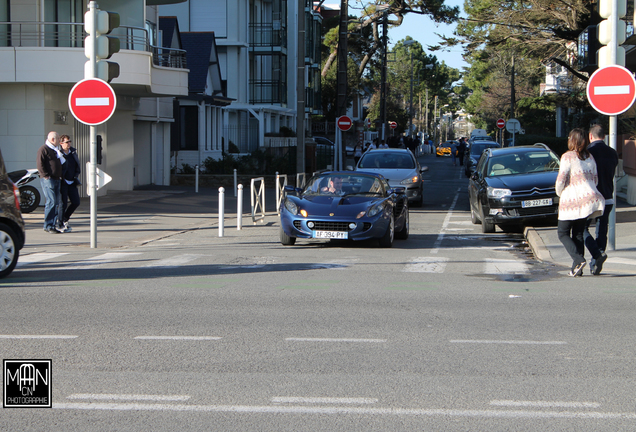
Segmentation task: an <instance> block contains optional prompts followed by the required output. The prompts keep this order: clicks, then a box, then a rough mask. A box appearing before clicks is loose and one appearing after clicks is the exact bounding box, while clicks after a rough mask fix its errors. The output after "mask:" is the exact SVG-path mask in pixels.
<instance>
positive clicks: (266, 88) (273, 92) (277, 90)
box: [249, 80, 287, 105]
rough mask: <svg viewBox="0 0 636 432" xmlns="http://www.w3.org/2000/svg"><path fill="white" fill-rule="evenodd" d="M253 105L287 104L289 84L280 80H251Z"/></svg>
mask: <svg viewBox="0 0 636 432" xmlns="http://www.w3.org/2000/svg"><path fill="white" fill-rule="evenodd" d="M249 84H250V103H251V104H275V105H285V104H286V103H287V83H286V82H285V81H280V80H250V83H249Z"/></svg>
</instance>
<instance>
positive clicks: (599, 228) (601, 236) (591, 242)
mask: <svg viewBox="0 0 636 432" xmlns="http://www.w3.org/2000/svg"><path fill="white" fill-rule="evenodd" d="M613 208H614V204H607V205H605V209H604V210H603V214H602V215H601V216H599V217H597V218H596V239H594V236H592V234H590V231H589V227H590V225H592V222H593V219H590V220H589V221H588V223H587V225H586V226H585V231H584V232H583V238H584V239H585V247H586V248H587V250H588V251H590V254H591V255H592V258H594V259H597V258H598V257H600V256H601V253H602V252H604V251H605V248H606V247H607V229H608V227H609V217H610V213H611V212H612V209H613Z"/></svg>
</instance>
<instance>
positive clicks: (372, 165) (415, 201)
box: [356, 149, 425, 207]
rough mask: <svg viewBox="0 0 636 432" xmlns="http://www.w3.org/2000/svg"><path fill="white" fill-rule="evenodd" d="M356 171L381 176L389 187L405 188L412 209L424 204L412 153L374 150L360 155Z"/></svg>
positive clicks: (394, 150)
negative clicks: (387, 182)
mask: <svg viewBox="0 0 636 432" xmlns="http://www.w3.org/2000/svg"><path fill="white" fill-rule="evenodd" d="M356 171H364V172H370V173H377V174H382V175H383V176H384V178H386V179H387V180H388V181H389V185H390V186H391V187H404V188H406V196H407V197H408V198H409V204H410V205H411V206H412V207H420V206H421V205H422V204H423V203H424V197H423V195H422V192H423V183H422V171H425V170H423V169H422V167H421V166H420V163H419V162H418V161H417V159H416V158H415V156H413V153H411V151H410V150H407V149H374V150H368V151H367V152H366V153H364V154H363V155H362V157H361V158H360V160H359V161H358V165H357V166H356Z"/></svg>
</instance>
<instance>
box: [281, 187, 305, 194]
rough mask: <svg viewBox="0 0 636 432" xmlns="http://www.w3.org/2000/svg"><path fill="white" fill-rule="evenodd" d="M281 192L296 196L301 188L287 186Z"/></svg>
mask: <svg viewBox="0 0 636 432" xmlns="http://www.w3.org/2000/svg"><path fill="white" fill-rule="evenodd" d="M283 190H284V191H285V192H286V193H293V194H296V195H298V194H299V193H300V192H302V189H301V188H297V187H294V186H289V185H287V186H285V187H284V188H283Z"/></svg>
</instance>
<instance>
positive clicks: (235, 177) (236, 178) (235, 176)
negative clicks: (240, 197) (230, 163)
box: [234, 168, 238, 196]
mask: <svg viewBox="0 0 636 432" xmlns="http://www.w3.org/2000/svg"><path fill="white" fill-rule="evenodd" d="M236 183H238V177H237V175H236V168H234V196H236Z"/></svg>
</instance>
